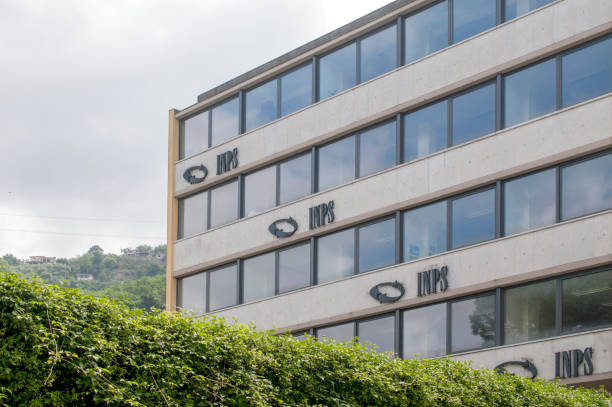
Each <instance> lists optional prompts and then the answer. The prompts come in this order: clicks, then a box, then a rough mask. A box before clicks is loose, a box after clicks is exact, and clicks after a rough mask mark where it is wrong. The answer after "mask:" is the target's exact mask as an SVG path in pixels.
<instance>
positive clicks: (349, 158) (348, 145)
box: [318, 136, 355, 191]
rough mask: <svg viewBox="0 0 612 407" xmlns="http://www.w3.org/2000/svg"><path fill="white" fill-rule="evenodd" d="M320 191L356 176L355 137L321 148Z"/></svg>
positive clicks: (319, 164)
mask: <svg viewBox="0 0 612 407" xmlns="http://www.w3.org/2000/svg"><path fill="white" fill-rule="evenodd" d="M318 161H319V162H318V166H319V191H324V190H326V189H329V188H332V187H335V186H336V185H341V184H344V183H346V182H349V181H351V180H353V179H354V178H355V137H354V136H351V137H346V138H343V139H342V140H339V141H336V142H334V143H331V144H328V145H326V146H323V147H321V148H319V160H318Z"/></svg>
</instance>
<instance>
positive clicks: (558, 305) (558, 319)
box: [555, 278, 563, 336]
mask: <svg viewBox="0 0 612 407" xmlns="http://www.w3.org/2000/svg"><path fill="white" fill-rule="evenodd" d="M562 289H563V280H562V279H561V278H558V279H557V280H556V290H555V291H556V292H555V331H556V334H557V336H559V335H561V331H562V324H563V315H562V307H563V298H562V295H563V291H562Z"/></svg>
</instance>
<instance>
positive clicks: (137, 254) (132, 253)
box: [121, 249, 151, 257]
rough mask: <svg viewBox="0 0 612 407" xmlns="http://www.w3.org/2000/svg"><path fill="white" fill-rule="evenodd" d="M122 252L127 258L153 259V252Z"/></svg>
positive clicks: (125, 250) (127, 250) (126, 250)
mask: <svg viewBox="0 0 612 407" xmlns="http://www.w3.org/2000/svg"><path fill="white" fill-rule="evenodd" d="M121 252H122V253H123V254H125V255H126V256H133V257H151V252H139V251H136V250H129V249H124V250H122V251H121Z"/></svg>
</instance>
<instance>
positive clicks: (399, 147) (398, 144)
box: [395, 113, 404, 165]
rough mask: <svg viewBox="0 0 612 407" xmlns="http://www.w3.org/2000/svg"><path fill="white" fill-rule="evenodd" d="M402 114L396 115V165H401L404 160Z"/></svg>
mask: <svg viewBox="0 0 612 407" xmlns="http://www.w3.org/2000/svg"><path fill="white" fill-rule="evenodd" d="M402 138H403V137H402V114H401V113H398V114H396V115H395V165H400V164H401V163H402V160H403V157H402V156H403V152H404V143H403V140H402Z"/></svg>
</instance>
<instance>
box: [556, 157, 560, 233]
mask: <svg viewBox="0 0 612 407" xmlns="http://www.w3.org/2000/svg"><path fill="white" fill-rule="evenodd" d="M555 222H556V223H559V222H561V166H556V167H555Z"/></svg>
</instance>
